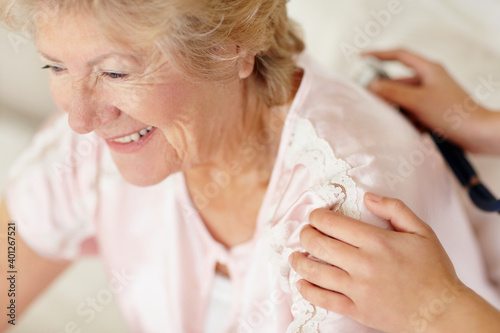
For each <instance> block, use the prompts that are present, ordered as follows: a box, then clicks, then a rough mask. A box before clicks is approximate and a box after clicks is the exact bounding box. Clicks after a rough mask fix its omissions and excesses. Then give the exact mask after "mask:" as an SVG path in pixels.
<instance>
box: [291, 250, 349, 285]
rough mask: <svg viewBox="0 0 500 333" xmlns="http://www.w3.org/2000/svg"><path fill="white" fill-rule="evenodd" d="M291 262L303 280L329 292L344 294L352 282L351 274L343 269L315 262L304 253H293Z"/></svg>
mask: <svg viewBox="0 0 500 333" xmlns="http://www.w3.org/2000/svg"><path fill="white" fill-rule="evenodd" d="M290 262H291V265H292V268H293V269H294V270H295V272H297V274H299V275H300V276H301V277H302V278H304V279H306V280H307V281H309V282H311V283H314V284H315V285H317V286H320V287H322V288H325V289H328V290H334V291H337V292H344V291H345V290H346V288H347V285H348V283H349V281H350V280H351V278H350V276H349V274H347V273H346V272H345V271H343V270H342V269H340V268H338V267H334V266H331V265H328V264H325V263H321V262H318V261H315V260H313V259H311V258H308V257H307V256H306V255H305V254H304V253H300V252H295V253H292V254H291V255H290Z"/></svg>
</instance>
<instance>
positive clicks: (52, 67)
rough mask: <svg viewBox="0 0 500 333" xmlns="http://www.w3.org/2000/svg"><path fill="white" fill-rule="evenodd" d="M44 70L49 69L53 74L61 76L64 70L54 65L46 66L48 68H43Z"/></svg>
mask: <svg viewBox="0 0 500 333" xmlns="http://www.w3.org/2000/svg"><path fill="white" fill-rule="evenodd" d="M42 69H49V70H50V71H51V72H53V73H54V74H59V73H61V72H62V71H63V70H64V68H62V67H59V66H53V65H46V66H43V67H42Z"/></svg>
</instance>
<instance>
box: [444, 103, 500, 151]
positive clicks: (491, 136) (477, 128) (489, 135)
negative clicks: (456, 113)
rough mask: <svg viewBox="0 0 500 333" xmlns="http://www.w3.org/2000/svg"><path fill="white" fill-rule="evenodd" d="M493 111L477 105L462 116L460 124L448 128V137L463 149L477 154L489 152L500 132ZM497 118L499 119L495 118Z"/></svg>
mask: <svg viewBox="0 0 500 333" xmlns="http://www.w3.org/2000/svg"><path fill="white" fill-rule="evenodd" d="M498 115H500V114H498ZM495 116H497V114H495V113H494V112H492V111H490V110H488V109H486V108H484V107H482V106H480V105H477V109H476V110H475V111H474V112H471V113H469V116H468V117H464V118H463V119H462V122H461V124H460V126H455V127H451V128H450V132H449V133H448V135H449V139H450V140H451V141H453V142H454V143H456V144H457V145H459V146H460V147H461V148H463V149H464V150H465V151H468V152H471V153H478V154H487V153H491V150H492V149H494V147H492V143H493V142H498V141H496V140H495V138H497V137H498V136H499V133H500V128H499V127H498V126H500V118H499V117H495ZM497 118H499V119H497Z"/></svg>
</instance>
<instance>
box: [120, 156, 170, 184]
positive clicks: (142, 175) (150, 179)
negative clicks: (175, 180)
mask: <svg viewBox="0 0 500 333" xmlns="http://www.w3.org/2000/svg"><path fill="white" fill-rule="evenodd" d="M111 155H112V157H113V160H114V162H115V164H116V166H117V168H118V171H119V172H120V174H121V176H122V177H123V179H125V181H126V182H128V183H130V184H132V185H136V186H141V187H146V186H153V185H156V184H158V183H161V182H162V181H163V180H165V179H166V178H167V177H168V176H170V175H171V174H172V173H173V172H171V171H169V170H168V169H167V168H165V167H164V166H163V165H162V163H161V162H158V161H154V160H152V159H147V160H142V162H138V161H139V160H140V157H135V158H134V157H132V156H126V157H124V156H120V154H113V153H112V154H111Z"/></svg>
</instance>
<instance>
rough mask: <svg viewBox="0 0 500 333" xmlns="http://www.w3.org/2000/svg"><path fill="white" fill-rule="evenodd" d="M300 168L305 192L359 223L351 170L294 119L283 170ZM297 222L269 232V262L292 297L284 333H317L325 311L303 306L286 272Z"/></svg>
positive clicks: (306, 122) (290, 272) (305, 122)
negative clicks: (306, 175)
mask: <svg viewBox="0 0 500 333" xmlns="http://www.w3.org/2000/svg"><path fill="white" fill-rule="evenodd" d="M296 165H304V166H305V167H307V169H308V170H309V172H310V175H311V177H312V179H313V186H312V187H311V188H310V189H308V190H307V191H308V192H309V191H310V192H312V193H313V194H314V195H316V196H317V197H319V198H320V199H322V200H323V201H324V203H325V207H331V208H332V209H333V210H334V211H337V212H340V213H342V214H344V215H347V216H350V217H353V218H356V219H359V216H360V213H359V210H358V206H357V203H356V201H357V190H356V184H355V183H354V181H353V180H352V178H350V177H349V176H348V174H347V172H348V170H349V169H351V167H350V166H349V164H347V163H346V162H345V161H343V160H341V159H338V158H336V157H335V155H334V153H333V150H332V148H331V147H330V145H329V143H328V142H327V141H325V140H324V139H321V138H319V137H318V135H317V134H316V131H315V130H314V127H313V125H312V124H311V122H310V121H309V120H307V119H302V118H297V119H296V121H295V130H294V135H293V137H292V139H291V143H290V147H289V149H288V151H287V155H286V156H285V166H286V167H287V168H289V169H292V168H293V167H294V166H296ZM302 224H303V222H301V221H282V222H281V223H277V224H276V225H275V226H273V227H272V229H271V244H272V248H273V250H274V251H275V253H274V255H273V258H272V261H273V264H274V265H275V266H274V267H278V268H279V276H280V281H279V283H280V287H281V288H282V290H284V291H285V292H288V293H290V292H291V293H292V294H293V303H294V304H293V306H292V309H291V311H292V314H293V316H294V321H293V322H292V323H291V324H290V326H289V327H288V329H287V333H296V332H300V333H310V332H311V333H312V332H318V329H319V324H320V322H321V321H322V320H323V319H325V318H326V316H327V311H326V310H325V309H322V308H319V307H316V306H314V305H312V304H311V303H309V302H307V301H306V300H304V299H303V298H302V296H301V295H300V294H299V293H298V291H297V289H296V287H295V283H296V282H297V281H298V280H299V279H300V276H298V274H296V273H295V272H294V271H293V270H291V269H290V265H289V263H288V256H289V255H290V254H291V253H292V252H293V251H294V249H292V248H290V247H287V241H288V240H289V238H290V236H291V234H292V233H293V232H294V231H295V230H297V228H299V227H300V226H301V225H302Z"/></svg>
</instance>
